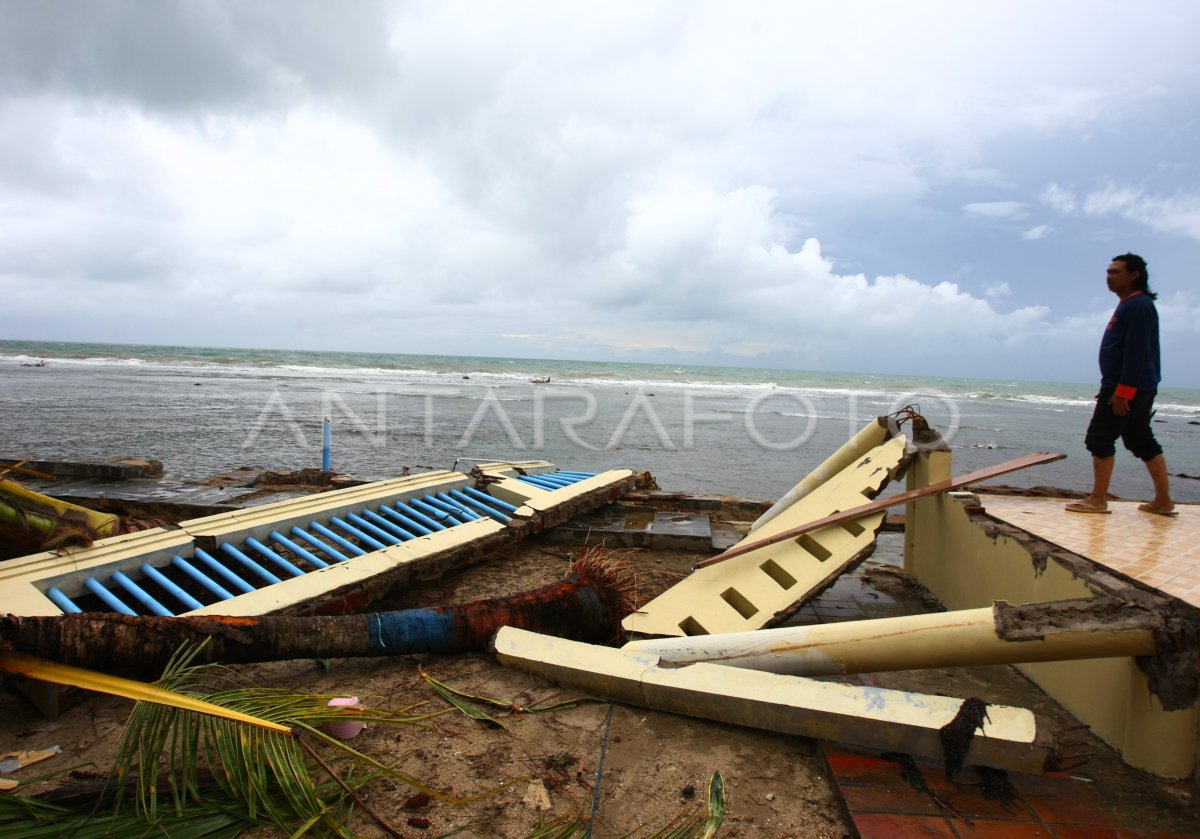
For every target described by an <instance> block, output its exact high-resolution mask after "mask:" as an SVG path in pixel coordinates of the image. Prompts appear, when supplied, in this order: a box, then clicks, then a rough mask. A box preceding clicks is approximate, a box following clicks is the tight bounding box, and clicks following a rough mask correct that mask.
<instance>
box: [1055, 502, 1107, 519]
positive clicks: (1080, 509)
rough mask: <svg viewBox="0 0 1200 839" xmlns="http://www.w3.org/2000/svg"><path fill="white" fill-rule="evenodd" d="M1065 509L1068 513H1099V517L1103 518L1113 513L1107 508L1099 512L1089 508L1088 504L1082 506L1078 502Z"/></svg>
mask: <svg viewBox="0 0 1200 839" xmlns="http://www.w3.org/2000/svg"><path fill="white" fill-rule="evenodd" d="M1064 509H1065V510H1066V511H1067V512H1068V513H1098V514H1099V515H1102V516H1105V515H1108V514H1109V513H1111V512H1112V510H1109V509H1107V508H1105V509H1103V510H1099V509H1097V508H1095V507H1089V506H1088V505H1087V504H1080V503H1079V502H1078V501H1075V502H1073V503H1071V504H1068V505H1067V506H1066V507H1065V508H1064Z"/></svg>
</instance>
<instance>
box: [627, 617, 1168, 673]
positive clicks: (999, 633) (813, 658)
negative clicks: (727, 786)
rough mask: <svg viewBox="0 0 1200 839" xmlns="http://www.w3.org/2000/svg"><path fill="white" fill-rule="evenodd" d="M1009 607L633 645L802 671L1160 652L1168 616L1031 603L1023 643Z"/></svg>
mask: <svg viewBox="0 0 1200 839" xmlns="http://www.w3.org/2000/svg"><path fill="white" fill-rule="evenodd" d="M1006 607H1008V604H1006V603H998V604H996V606H994V607H993V608H991V609H967V610H963V611H959V612H935V613H933V614H928V615H910V616H905V617H898V618H881V619H879V620H860V621H843V622H841V623H831V624H822V625H819V626H789V627H782V628H779V629H760V630H757V631H755V632H730V633H725V634H721V635H697V636H690V637H686V638H654V639H647V640H640V641H632V642H630V643H628V644H626V645H625V647H624V649H625V650H627V651H631V652H639V653H650V654H653V655H657V656H659V657H660V659H661V662H662V663H663V664H690V663H693V662H697V661H707V662H712V663H714V664H724V665H728V666H730V667H742V668H747V669H751V670H765V671H768V672H771V673H788V674H791V675H795V676H835V675H836V676H840V675H845V674H849V673H880V672H884V671H888V670H918V669H923V668H933V667H966V666H971V665H977V664H1014V663H1018V662H1030V661H1064V660H1070V659H1082V658H1110V657H1112V656H1132V655H1151V654H1153V653H1154V649H1155V644H1154V627H1155V626H1156V625H1157V624H1158V623H1159V622H1160V621H1159V618H1158V617H1157V616H1156V615H1154V614H1153V613H1151V612H1149V611H1147V610H1142V609H1138V608H1136V607H1134V606H1132V605H1130V604H1120V603H1114V602H1111V601H1107V600H1104V599H1103V598H1098V599H1097V600H1096V601H1088V600H1084V601H1063V602H1058V603H1038V604H1034V606H1026V607H1023V614H1024V616H1025V617H1024V620H1023V622H1022V623H1023V626H1022V629H1023V631H1024V633H1027V634H1024V635H1023V637H1021V638H1019V639H1016V640H1010V639H1008V638H1005V637H1004V633H1005V632H1006V631H1012V630H1006V629H1005V628H1004V616H1006V615H1011V614H1012V613H1013V612H1014V610H1013V609H1011V608H1006ZM1035 607H1036V608H1035ZM1039 616H1040V617H1041V618H1043V620H1039ZM1011 622H1012V621H1011V618H1010V619H1009V623H1010V624H1011Z"/></svg>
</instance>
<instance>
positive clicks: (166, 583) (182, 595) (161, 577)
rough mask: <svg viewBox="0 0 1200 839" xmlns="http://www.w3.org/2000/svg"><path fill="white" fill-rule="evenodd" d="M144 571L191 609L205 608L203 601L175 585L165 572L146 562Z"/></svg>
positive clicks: (143, 567) (143, 566)
mask: <svg viewBox="0 0 1200 839" xmlns="http://www.w3.org/2000/svg"><path fill="white" fill-rule="evenodd" d="M142 573H143V574H145V575H146V576H147V577H149V578H150V579H151V580H153V581H154V582H156V583H158V584H159V585H160V586H162V587H163V588H164V589H165V590H166V591H167V592H168V593H169V594H170V595H171V596H172V597H174V598H175V599H176V600H178V601H179V602H180V603H182V604H183V605H184V606H187V607H188V608H189V609H203V608H204V604H203V603H201V602H200V601H199V600H197V599H196V598H194V597H192V596H191V595H190V594H188V593H187V592H186V591H184V590H183V589H181V588H180V587H179V586H177V585H175V583H173V582H171V580H170V579H169V578H168V577H167V576H166V575H165V574H163V572H161V571H159V570H158V569H157V568H155V567H154V566H153V565H151V564H150V563H145V564H143V565H142Z"/></svg>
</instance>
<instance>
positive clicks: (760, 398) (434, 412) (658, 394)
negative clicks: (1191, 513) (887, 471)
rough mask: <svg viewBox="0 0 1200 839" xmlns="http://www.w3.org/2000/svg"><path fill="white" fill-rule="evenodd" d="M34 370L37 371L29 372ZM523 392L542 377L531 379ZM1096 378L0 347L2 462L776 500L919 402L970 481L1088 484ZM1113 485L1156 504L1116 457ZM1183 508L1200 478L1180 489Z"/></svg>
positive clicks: (1169, 407)
mask: <svg viewBox="0 0 1200 839" xmlns="http://www.w3.org/2000/svg"><path fill="white" fill-rule="evenodd" d="M41 361H44V362H45V364H44V365H41V366H38V362H41ZM534 380H548V381H539V382H535V381H534ZM1095 391H1096V385H1095V384H1090V385H1089V384H1070V383H1051V382H1029V381H1020V380H1015V379H1014V380H990V379H963V378H941V377H922V376H896V375H878V374H871V373H828V372H808V371H800V370H774V369H754V368H741V367H690V366H682V365H663V364H641V363H636V362H620V361H618V362H585V361H566V360H552V359H514V358H472V357H455V356H428V355H400V354H389V353H350V352H316V351H290V350H261V349H233V348H208V347H166V346H142V345H118V344H82V343H61V342H48V341H5V340H0V429H2V432H0V454H3V455H5V456H8V457H31V458H34V459H39V460H79V461H111V460H114V459H117V458H121V457H140V458H151V459H155V460H160V461H162V462H163V464H164V468H165V470H166V472H167V473H168V474H170V475H173V476H175V477H180V478H187V479H202V478H205V477H209V476H211V475H214V474H217V473H220V472H224V471H227V470H230V469H235V468H238V467H243V466H249V467H257V468H262V469H274V470H291V469H299V468H305V467H320V466H321V465H322V456H323V426H324V421H325V419H326V418H328V419H329V427H330V437H331V446H330V455H331V466H332V468H333V469H335V470H336V471H339V472H342V473H345V474H349V475H352V476H354V477H356V478H360V479H378V478H388V477H395V476H397V475H399V474H400V473H401V471H402V470H403V468H404V467H408V468H410V469H411V470H413V471H416V470H421V469H427V468H438V469H449V468H454V467H456V466H457V468H460V469H462V468H469V466H470V465H471V463H472V462H474V461H477V460H496V459H502V460H542V459H544V460H550V461H552V462H554V463H556V464H557V465H558V466H559V467H560V468H563V469H572V470H581V471H601V470H605V469H612V468H629V469H647V470H649V471H650V472H652V473H653V474H654V476H655V478H656V479H657V481H658V484H659V486H661V487H662V488H663V489H667V490H682V491H693V492H711V493H723V494H728V495H738V496H745V497H750V498H760V499H773V498H777V497H778V496H779V495H781V494H782V493H784V492H786V491H787V490H788V489H789V488H791V487H792V486H793V485H794V484H795V483H796V482H797V481H798V480H800V479H801V478H802V477H803V476H804V475H805V474H807V472H808V471H809V470H811V469H812V468H813V467H814V466H816V465H817V464H819V463H820V462H821V461H822V460H824V459H825V458H826V457H827V456H828V455H829V454H830V453H832V452H833V451H834V450H836V449H837V448H838V447H839V446H841V445H842V443H844V442H845V441H846V440H847V439H848V438H849V437H850V436H852V435H853V434H855V433H857V432H858V430H859V429H860V428H862V426H863V425H864V424H865V423H866V422H868V421H869V420H870V419H871V418H873V417H876V416H879V415H883V414H888V413H892V412H895V411H898V410H900V409H901V408H903V407H905V406H908V405H914V406H916V407H917V409H918V410H919V412H920V413H921V414H922V415H923V416H924V417H925V418H926V419H927V420H928V421H929V422H930V424H931V425H933V426H934V427H935V428H936V429H937V430H938V431H939V432H940V433H941V434H942V435H943V437H945V439H946V440H947V442H948V443H949V444H950V446H951V448H952V450H953V453H954V472H955V474H963V473H966V472H969V471H973V470H975V469H980V468H983V467H985V466H989V465H992V464H996V463H999V462H1001V461H1005V460H1009V459H1011V458H1014V457H1017V456H1019V455H1021V454H1025V453H1028V452H1031V451H1039V450H1042V451H1059V452H1065V453H1066V454H1067V455H1068V457H1067V458H1066V459H1065V460H1063V461H1059V462H1057V463H1053V464H1047V465H1043V466H1038V467H1034V468H1032V469H1029V470H1026V471H1023V472H1018V473H1014V474H1011V475H1008V476H1005V477H1004V478H1001V479H999V481H998V482H1000V483H1007V484H1012V485H1017V486H1034V485H1048V486H1058V487H1065V488H1073V489H1087V488H1088V487H1089V485H1090V480H1091V459H1090V456H1089V455H1088V454H1087V452H1086V451H1085V450H1084V448H1083V432H1084V429H1085V428H1086V427H1087V422H1088V417H1089V416H1090V413H1091V407H1092V404H1093V396H1094V394H1095ZM1157 409H1158V413H1157V415H1156V417H1155V426H1154V428H1155V433H1156V434H1157V436H1158V438H1159V441H1160V442H1161V443H1162V445H1163V448H1164V449H1165V451H1166V456H1167V463H1168V467H1169V469H1170V471H1171V473H1172V474H1173V475H1175V474H1178V473H1183V474H1185V475H1188V476H1200V390H1197V389H1190V388H1170V387H1166V388H1162V389H1160V391H1159V396H1158V400H1157ZM1117 458H1118V460H1117V467H1116V474H1115V476H1114V479H1113V485H1112V491H1113V492H1114V493H1116V494H1117V495H1120V496H1122V497H1124V498H1149V497H1150V495H1151V493H1152V490H1151V485H1150V481H1149V478H1148V476H1147V475H1146V470H1145V469H1144V468H1143V467H1142V465H1141V464H1140V463H1138V462H1137V461H1136V460H1135V459H1134V458H1133V457H1132V456H1131V455H1129V454H1128V453H1127V452H1124V451H1122V452H1121V453H1119V454H1118V456H1117ZM1172 492H1173V494H1174V496H1175V498H1176V500H1179V501H1190V502H1200V479H1197V478H1196V477H1174V478H1173V479H1172Z"/></svg>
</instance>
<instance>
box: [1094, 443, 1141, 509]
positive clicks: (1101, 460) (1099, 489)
mask: <svg viewBox="0 0 1200 839" xmlns="http://www.w3.org/2000/svg"><path fill="white" fill-rule="evenodd" d="M1116 462H1117V457H1116V455H1112V456H1111V457H1096V456H1095V455H1092V493H1091V495H1089V496H1088V497H1087V498H1085V499H1083V500H1082V501H1080V502H1079V503H1080V504H1082V505H1084V506H1085V507H1091V508H1092V509H1094V510H1107V509H1108V485H1109V484H1110V483H1111V482H1112V474H1113V466H1115V465H1116ZM1146 465H1147V466H1149V464H1146Z"/></svg>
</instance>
